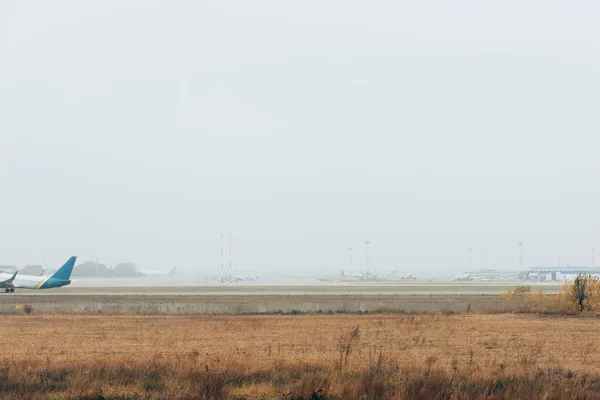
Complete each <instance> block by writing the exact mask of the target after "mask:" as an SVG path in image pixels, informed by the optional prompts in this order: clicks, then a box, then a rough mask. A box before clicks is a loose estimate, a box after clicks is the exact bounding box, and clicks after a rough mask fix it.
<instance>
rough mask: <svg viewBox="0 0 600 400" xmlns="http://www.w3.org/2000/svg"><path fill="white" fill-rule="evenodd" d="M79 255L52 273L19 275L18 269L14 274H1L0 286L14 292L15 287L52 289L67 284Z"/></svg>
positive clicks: (6, 290)
mask: <svg viewBox="0 0 600 400" xmlns="http://www.w3.org/2000/svg"><path fill="white" fill-rule="evenodd" d="M75 260H77V257H75V256H73V257H71V258H69V260H68V261H67V262H66V263H65V264H64V265H63V266H62V267H60V268H59V269H58V271H56V272H55V273H53V274H52V275H45V276H35V275H19V276H18V277H17V274H18V271H17V272H15V273H14V274H13V275H9V274H0V288H4V291H5V292H6V293H9V292H10V293H12V292H14V291H15V288H23V289H51V288H58V287H61V286H67V285H68V284H70V283H71V272H73V266H75Z"/></svg>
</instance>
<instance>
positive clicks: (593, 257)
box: [592, 248, 596, 268]
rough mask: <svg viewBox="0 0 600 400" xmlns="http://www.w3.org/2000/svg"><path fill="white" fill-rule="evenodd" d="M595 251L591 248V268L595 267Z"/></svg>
mask: <svg viewBox="0 0 600 400" xmlns="http://www.w3.org/2000/svg"><path fill="white" fill-rule="evenodd" d="M595 258H596V249H594V248H592V268H594V267H595V266H596V259H595Z"/></svg>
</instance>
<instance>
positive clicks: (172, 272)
mask: <svg viewBox="0 0 600 400" xmlns="http://www.w3.org/2000/svg"><path fill="white" fill-rule="evenodd" d="M176 269H177V266H175V267H173V268H172V269H171V270H170V271H169V273H168V274H167V276H173V275H175V270H176Z"/></svg>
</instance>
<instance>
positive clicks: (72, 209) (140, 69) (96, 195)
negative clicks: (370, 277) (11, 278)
mask: <svg viewBox="0 0 600 400" xmlns="http://www.w3.org/2000/svg"><path fill="white" fill-rule="evenodd" d="M599 11H600V7H599V6H598V5H597V3H596V2H592V1H581V2H569V3H567V2H561V1H531V2H522V1H503V2H482V1H455V2H417V1H414V2H397V1H380V2H370V1H329V2H323V1H303V2H290V1H288V2H282V1H254V2H246V1H229V2H228V1H219V2H208V1H206V2H194V1H179V2H158V1H127V2H123V1H103V2H80V1H53V2H43V1H32V2H22V1H4V2H2V4H1V5H0V61H1V62H0V210H1V211H2V214H1V219H0V263H3V264H7V263H12V264H16V265H19V266H22V265H24V264H33V263H41V262H42V260H43V252H44V250H43V248H44V245H43V240H44V239H43V238H44V236H47V237H48V243H47V252H48V255H47V258H48V265H51V266H58V265H60V264H61V263H62V262H63V261H64V260H65V259H67V258H68V256H71V255H77V256H78V257H79V260H82V261H84V260H88V259H92V260H93V259H95V258H96V257H97V258H98V259H99V260H100V261H103V262H108V263H110V264H114V263H116V262H119V261H132V262H135V263H136V264H137V265H138V266H139V267H140V268H147V269H150V268H153V269H163V270H168V269H170V267H172V266H173V265H177V266H178V268H179V269H181V270H184V271H188V272H192V273H198V274H214V275H216V274H218V273H219V266H220V260H221V258H220V237H221V236H220V235H221V234H225V235H226V249H225V251H226V252H227V251H228V247H227V241H228V236H229V235H232V236H233V237H234V238H235V237H239V243H240V268H241V269H242V270H244V271H248V272H251V271H254V272H272V273H285V274H306V273H314V274H325V273H331V274H334V273H335V274H337V273H339V271H340V269H342V268H345V269H347V268H348V247H349V246H352V247H353V248H354V249H355V250H354V253H355V255H354V258H355V261H354V264H355V265H354V269H355V270H357V271H359V270H363V269H364V258H365V257H364V247H365V246H364V241H365V240H370V241H371V242H372V244H371V265H372V266H373V267H374V268H376V269H377V271H390V270H398V271H401V272H404V273H408V272H412V273H416V274H420V275H425V274H444V273H450V272H454V271H461V270H466V266H467V249H468V248H472V249H473V266H474V267H477V268H510V269H514V268H516V267H517V260H518V256H517V243H518V242H519V241H523V242H524V244H525V264H526V265H542V264H545V265H555V264H557V263H558V262H559V261H558V259H559V257H560V260H561V261H560V262H562V264H571V265H590V264H591V262H592V261H591V249H592V248H594V247H597V248H598V249H600V240H599V238H598V229H599V228H598V227H599V226H600V221H599V219H600V215H599V212H598V206H599V204H600V184H599V182H600V180H599V179H598V174H599V172H600V162H599V145H600V137H599V133H600V129H599V128H600V113H598V93H600V83H599V78H598V71H600V53H599V51H600V25H599V24H598V20H600V12H599ZM226 260H227V259H226Z"/></svg>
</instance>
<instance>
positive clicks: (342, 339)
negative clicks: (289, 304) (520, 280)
mask: <svg viewBox="0 0 600 400" xmlns="http://www.w3.org/2000/svg"><path fill="white" fill-rule="evenodd" d="M3 322H4V327H3V335H2V337H3V339H2V342H3V346H2V355H1V356H0V397H1V398H5V397H6V398H8V397H12V398H20V399H25V398H32V399H33V398H48V397H50V398H57V399H61V398H88V399H96V398H114V399H117V398H120V399H129V398H140V399H143V398H144V399H145V398H160V399H163V398H181V399H208V398H214V399H219V398H232V399H246V398H247V399H291V398H294V399H297V398H304V399H310V398H311V395H312V394H313V392H316V391H317V390H318V389H322V390H323V391H322V392H321V393H322V395H321V393H315V394H314V396H315V397H313V398H326V399H355V398H364V399H374V398H381V399H406V398H423V399H429V398H440V399H442V398H443V399H445V398H494V399H496V398H507V399H508V398H541V397H546V398H564V399H568V398H569V399H570V398H600V358H599V356H600V346H599V345H597V344H596V343H597V338H596V337H597V332H598V331H600V319H596V318H594V317H539V316H535V315H512V314H503V315H446V316H443V315H439V316H402V315H310V316H309V315H299V316H231V317H223V316H111V317H106V316H74V315H73V316H69V315H62V316H61V315H51V316H40V315H19V316H7V317H5V318H4V319H3ZM356 327H358V330H356V331H355V328H356ZM342 357H343V361H342V360H341V358H342ZM319 395H321V397H319Z"/></svg>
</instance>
